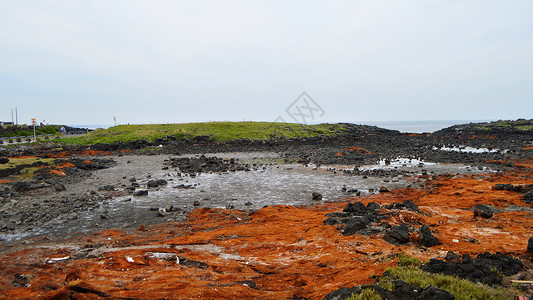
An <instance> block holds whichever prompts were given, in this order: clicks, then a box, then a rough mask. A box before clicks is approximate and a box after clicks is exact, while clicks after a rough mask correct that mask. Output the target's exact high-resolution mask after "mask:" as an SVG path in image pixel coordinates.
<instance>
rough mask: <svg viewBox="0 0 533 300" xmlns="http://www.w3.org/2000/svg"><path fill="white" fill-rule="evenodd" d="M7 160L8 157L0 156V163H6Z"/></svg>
mask: <svg viewBox="0 0 533 300" xmlns="http://www.w3.org/2000/svg"><path fill="white" fill-rule="evenodd" d="M8 162H9V158H6V157H0V164H7V163H8Z"/></svg>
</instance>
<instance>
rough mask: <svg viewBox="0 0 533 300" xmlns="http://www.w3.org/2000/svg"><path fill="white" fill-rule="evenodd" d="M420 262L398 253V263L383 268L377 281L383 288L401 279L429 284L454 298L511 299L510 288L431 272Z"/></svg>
mask: <svg viewBox="0 0 533 300" xmlns="http://www.w3.org/2000/svg"><path fill="white" fill-rule="evenodd" d="M420 265H421V262H420V261H419V260H418V259H416V258H411V257H409V256H407V255H405V254H403V255H402V254H400V258H399V262H398V265H397V266H396V267H394V268H388V269H387V270H385V274H388V275H383V276H382V277H381V278H380V279H379V282H378V283H377V284H378V285H379V286H381V287H382V288H384V289H387V290H389V291H393V290H394V284H393V283H392V281H394V280H403V281H405V282H407V283H409V284H411V285H416V286H420V287H422V288H426V287H428V286H430V285H433V286H435V287H438V288H440V289H443V290H446V291H448V292H450V293H452V294H453V295H454V296H455V299H513V295H512V293H511V292H510V290H508V289H505V288H491V287H489V286H487V285H484V284H480V283H474V282H472V281H469V280H466V279H460V278H457V277H454V276H448V275H442V274H431V273H428V272H425V271H422V270H421V269H419V266H420Z"/></svg>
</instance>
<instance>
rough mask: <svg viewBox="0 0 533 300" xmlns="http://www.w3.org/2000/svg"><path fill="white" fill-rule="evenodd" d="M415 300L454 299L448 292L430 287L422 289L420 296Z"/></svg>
mask: <svg viewBox="0 0 533 300" xmlns="http://www.w3.org/2000/svg"><path fill="white" fill-rule="evenodd" d="M417 299H420V300H430V299H431V300H433V299H438V300H453V299H455V297H454V296H453V294H451V293H450V292H448V291H445V290H441V289H439V288H437V287H435V286H432V285H430V286H428V287H427V288H425V289H424V291H423V292H422V294H420V296H419V297H418V298H417Z"/></svg>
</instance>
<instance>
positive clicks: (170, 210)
mask: <svg viewBox="0 0 533 300" xmlns="http://www.w3.org/2000/svg"><path fill="white" fill-rule="evenodd" d="M165 211H166V212H172V211H174V205H172V204H170V205H167V206H166V207H165Z"/></svg>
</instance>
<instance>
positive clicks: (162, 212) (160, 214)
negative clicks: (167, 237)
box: [157, 208, 167, 217]
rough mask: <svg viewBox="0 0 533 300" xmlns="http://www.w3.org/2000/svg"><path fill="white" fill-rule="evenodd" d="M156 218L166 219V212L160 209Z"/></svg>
mask: <svg viewBox="0 0 533 300" xmlns="http://www.w3.org/2000/svg"><path fill="white" fill-rule="evenodd" d="M157 216H158V217H166V216H167V211H166V210H165V209H164V208H160V209H158V210H157Z"/></svg>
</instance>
